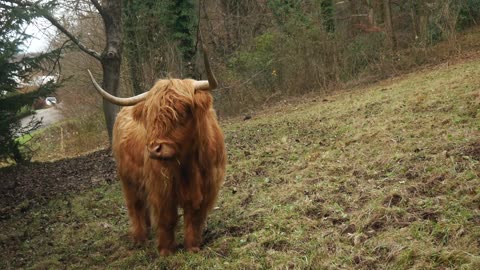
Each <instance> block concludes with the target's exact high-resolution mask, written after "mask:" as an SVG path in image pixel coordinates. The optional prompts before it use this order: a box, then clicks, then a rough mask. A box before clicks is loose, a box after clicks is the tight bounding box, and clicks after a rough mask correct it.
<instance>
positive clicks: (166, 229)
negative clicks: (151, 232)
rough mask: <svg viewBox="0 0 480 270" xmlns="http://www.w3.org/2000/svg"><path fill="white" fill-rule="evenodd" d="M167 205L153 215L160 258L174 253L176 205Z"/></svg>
mask: <svg viewBox="0 0 480 270" xmlns="http://www.w3.org/2000/svg"><path fill="white" fill-rule="evenodd" d="M168 204H169V205H164V206H163V207H162V208H161V209H157V211H156V212H157V213H154V215H155V217H154V218H155V224H156V235H157V246H158V252H159V253H160V255H161V256H167V255H171V254H173V252H175V225H177V219H178V213H177V207H176V205H174V204H172V203H168ZM154 211H155V210H154Z"/></svg>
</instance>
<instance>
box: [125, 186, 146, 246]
mask: <svg viewBox="0 0 480 270" xmlns="http://www.w3.org/2000/svg"><path fill="white" fill-rule="evenodd" d="M122 186H123V194H124V197H125V201H126V204H127V209H128V216H129V217H130V223H131V224H130V225H131V227H130V235H131V237H132V238H133V240H134V241H135V242H136V243H139V244H141V243H143V242H145V241H146V240H147V228H148V224H149V223H150V222H149V220H148V211H147V205H146V201H145V194H144V191H143V189H142V188H140V187H139V186H138V185H137V184H134V183H131V182H127V181H122Z"/></svg>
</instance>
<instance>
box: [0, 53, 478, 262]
mask: <svg viewBox="0 0 480 270" xmlns="http://www.w3.org/2000/svg"><path fill="white" fill-rule="evenodd" d="M479 104H480V60H478V58H476V60H475V59H473V60H467V61H463V62H461V63H456V64H453V65H452V64H451V65H447V64H444V65H440V66H435V67H432V68H430V69H426V70H423V71H420V72H416V73H412V74H410V75H405V76H402V77H401V78H397V79H393V80H389V81H382V82H379V83H377V84H375V85H373V86H369V87H364V88H357V89H350V90H345V91H342V92H339V93H337V94H335V95H331V96H328V97H310V98H308V99H307V98H305V99H303V100H301V101H298V100H297V101H295V102H292V103H291V104H287V103H285V104H279V105H276V106H274V107H272V108H270V109H268V110H265V111H262V112H259V113H258V114H257V115H254V116H253V118H252V119H251V120H249V121H242V120H241V119H230V120H226V121H223V122H222V126H223V128H224V131H225V134H226V137H227V149H228V152H229V154H228V157H229V165H228V173H227V178H226V181H225V185H224V187H223V189H222V191H221V195H220V198H219V201H218V204H217V206H218V208H217V209H216V210H214V211H213V212H212V213H211V215H210V217H209V222H208V229H207V231H206V232H205V245H204V246H203V248H202V250H201V251H200V252H199V253H198V254H190V253H186V252H184V251H182V250H179V251H178V252H177V253H176V254H175V255H173V256H170V257H166V258H161V257H159V256H158V252H157V250H156V248H155V243H154V240H153V235H151V237H150V240H149V241H148V243H147V245H146V246H143V247H136V246H134V245H133V244H132V243H131V241H130V240H129V238H128V235H127V231H128V219H127V213H126V208H125V206H124V203H123V199H122V194H121V190H120V186H119V184H118V183H114V184H112V185H107V184H106V185H104V186H102V187H100V188H97V189H94V190H91V191H88V192H85V193H80V194H65V195H64V196H62V197H61V198H57V199H54V200H52V201H50V203H49V204H48V205H44V206H39V207H35V208H33V209H28V210H27V211H25V212H23V213H19V214H17V215H16V216H14V217H12V218H10V219H7V220H4V221H0V222H1V228H2V230H1V231H0V243H1V245H0V268H1V269H13V268H32V269H56V268H58V269H63V268H71V269H103V268H110V269H480V177H479V174H480V164H479V162H480V105H479ZM181 226H182V224H179V226H178V228H177V232H178V233H177V242H182V239H183V235H182V230H181Z"/></svg>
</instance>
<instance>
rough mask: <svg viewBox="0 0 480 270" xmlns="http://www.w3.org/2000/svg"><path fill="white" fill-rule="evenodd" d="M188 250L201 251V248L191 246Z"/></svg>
mask: <svg viewBox="0 0 480 270" xmlns="http://www.w3.org/2000/svg"><path fill="white" fill-rule="evenodd" d="M187 251H188V252H192V253H197V252H199V251H200V248H199V247H189V248H187Z"/></svg>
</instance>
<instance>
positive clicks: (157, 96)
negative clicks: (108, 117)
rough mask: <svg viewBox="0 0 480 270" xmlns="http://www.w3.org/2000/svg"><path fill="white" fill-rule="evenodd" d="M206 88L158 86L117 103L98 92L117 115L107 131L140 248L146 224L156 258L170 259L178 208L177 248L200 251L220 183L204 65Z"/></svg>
mask: <svg viewBox="0 0 480 270" xmlns="http://www.w3.org/2000/svg"><path fill="white" fill-rule="evenodd" d="M204 61H205V67H206V71H207V76H208V81H196V80H192V79H184V80H179V79H167V80H159V81H158V82H157V83H156V84H155V85H154V86H153V87H152V88H151V89H150V90H149V91H148V92H146V93H143V94H141V95H138V96H134V97H130V98H119V97H115V96H112V95H110V94H109V93H107V92H106V91H105V90H103V89H102V88H101V87H100V86H99V85H98V83H97V82H96V81H95V79H94V78H93V76H92V74H91V73H90V71H89V73H90V76H91V79H92V82H93V84H94V86H95V88H96V89H97V91H98V92H99V93H100V94H101V95H102V96H103V97H104V98H105V99H106V100H108V101H110V102H112V103H114V104H117V105H121V106H127V107H123V108H122V109H121V111H120V112H119V113H118V115H117V118H116V121H115V125H114V128H113V138H112V150H113V154H114V158H115V160H116V162H117V172H118V176H119V178H120V180H121V183H122V188H123V193H124V197H125V201H126V204H127V208H128V215H129V217H130V221H131V228H130V234H131V236H132V238H133V239H134V241H136V242H139V243H142V242H144V241H145V240H146V238H147V233H148V228H149V225H150V223H151V224H152V225H153V227H154V228H155V232H156V237H157V245H158V250H159V253H160V255H162V256H164V255H169V254H172V253H173V252H174V251H175V247H176V244H175V234H174V231H175V225H176V224H177V220H178V208H179V207H181V208H183V215H184V235H185V239H184V246H185V249H186V250H188V251H191V252H197V251H199V250H200V246H201V243H202V233H203V230H204V227H205V224H206V218H207V214H208V212H209V211H210V210H211V209H212V207H213V205H214V203H215V201H216V198H217V196H218V193H219V189H220V187H221V185H222V183H223V179H224V173H225V166H226V154H225V144H224V136H223V133H222V131H221V129H220V127H219V124H218V121H217V117H216V114H215V111H214V110H213V107H212V102H213V98H212V96H211V94H210V92H209V91H210V90H212V89H214V88H215V87H216V86H217V81H216V79H215V76H214V75H213V73H212V72H211V70H210V66H209V63H208V57H207V56H206V54H205V57H204Z"/></svg>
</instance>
